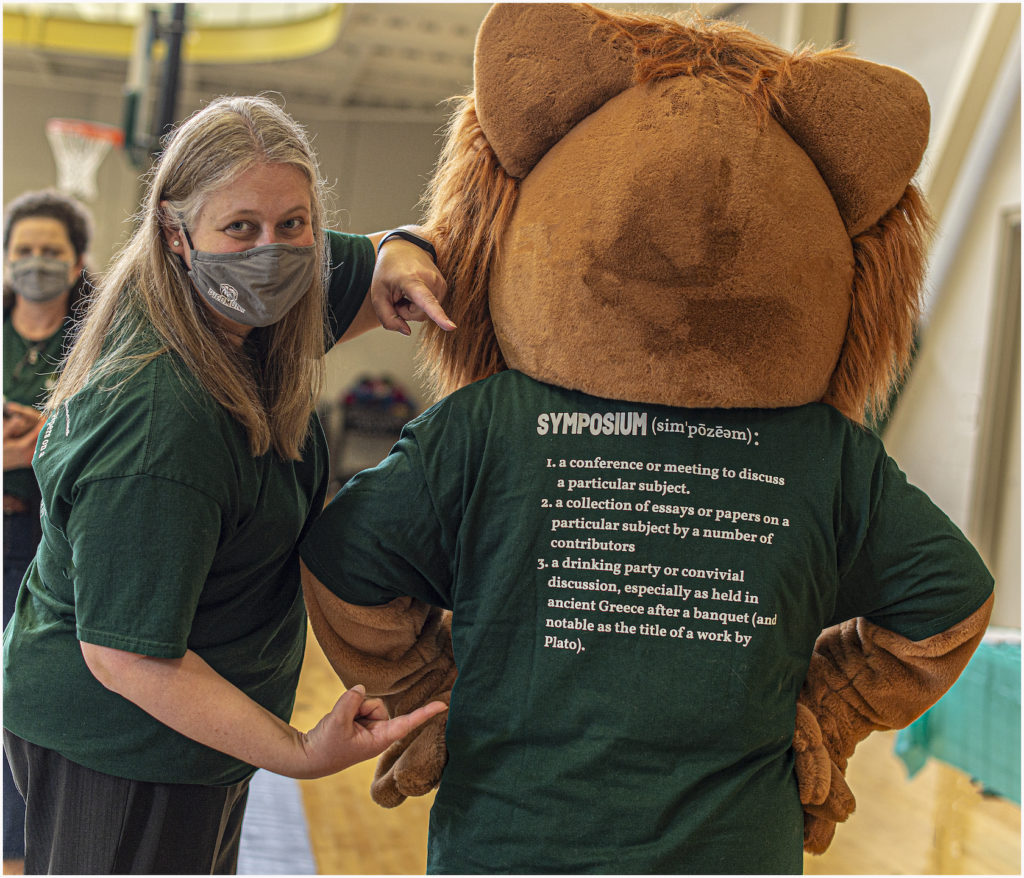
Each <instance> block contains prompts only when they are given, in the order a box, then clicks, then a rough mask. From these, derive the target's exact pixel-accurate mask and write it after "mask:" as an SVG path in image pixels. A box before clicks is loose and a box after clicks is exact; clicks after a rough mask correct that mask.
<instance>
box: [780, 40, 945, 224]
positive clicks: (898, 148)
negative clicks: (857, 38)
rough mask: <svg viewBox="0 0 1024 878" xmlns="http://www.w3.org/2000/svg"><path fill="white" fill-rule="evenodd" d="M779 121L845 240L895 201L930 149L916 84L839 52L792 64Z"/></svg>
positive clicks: (924, 111) (925, 113) (895, 72)
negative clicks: (828, 196) (830, 201)
mask: <svg viewBox="0 0 1024 878" xmlns="http://www.w3.org/2000/svg"><path fill="white" fill-rule="evenodd" d="M790 71H791V73H792V79H791V80H790V82H789V83H788V84H787V85H786V86H785V87H784V88H783V89H782V92H781V95H780V97H781V103H782V106H783V108H784V109H783V113H782V114H781V118H780V120H779V121H780V122H781V124H782V126H783V127H784V128H785V129H786V131H787V132H788V133H789V135H790V136H791V137H792V138H793V140H795V141H796V142H797V144H799V145H800V147H801V148H802V149H803V150H804V152H806V153H807V155H809V156H810V157H811V160H812V161H813V162H814V164H815V165H816V166H817V168H818V171H819V173H820V174H821V176H822V178H823V179H824V180H825V183H826V184H827V185H828V188H829V190H830V191H831V192H832V197H833V198H834V199H835V202H836V205H837V206H838V207H839V213H840V215H841V216H842V218H843V222H845V223H846V229H847V231H848V232H849V234H850V237H851V238H852V237H855V236H857V235H859V234H860V233H861V232H863V231H864V230H866V229H868V228H869V227H871V226H873V225H874V224H875V223H876V222H878V221H879V220H880V219H881V218H882V217H883V216H885V215H886V214H887V213H888V211H889V210H890V209H891V208H892V207H893V206H894V205H896V204H897V202H899V200H900V198H901V197H902V196H903V193H904V192H905V191H906V188H907V186H908V185H909V183H910V180H911V178H912V177H913V176H914V173H915V172H916V171H917V168H918V166H919V165H920V163H921V158H922V156H923V155H924V150H925V147H926V146H927V145H928V126H929V122H930V113H929V108H928V97H927V95H926V94H925V92H924V89H923V88H922V87H921V84H920V83H919V82H918V81H917V80H916V79H914V78H913V77H911V76H909V75H908V74H906V73H904V72H903V71H902V70H897V69H896V68H895V67H886V66H884V65H882V64H874V63H872V62H870V61H864V60H863V59H860V58H855V57H853V56H851V55H845V54H842V53H824V54H819V55H812V56H810V57H808V58H804V59H799V60H796V61H794V62H793V64H792V66H791V67H790Z"/></svg>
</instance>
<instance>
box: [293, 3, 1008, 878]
mask: <svg viewBox="0 0 1024 878" xmlns="http://www.w3.org/2000/svg"><path fill="white" fill-rule="evenodd" d="M928 127H929V109H928V103H927V99H926V97H925V94H924V92H923V90H922V89H921V87H920V85H919V84H918V83H917V82H916V81H914V80H913V79H912V78H911V77H909V76H907V75H906V74H905V73H903V72H901V71H899V70H895V69H893V68H889V67H884V66H881V65H878V64H873V63H870V62H867V61H864V60H860V59H858V58H855V57H853V56H851V55H850V54H848V53H846V52H844V51H838V50H828V51H822V52H813V51H810V50H805V51H799V52H796V53H791V52H786V51H783V50H782V49H780V48H778V47H776V46H774V45H772V44H771V43H769V42H767V41H765V40H763V39H761V38H759V37H757V36H755V35H753V34H751V33H750V32H748V31H746V30H744V29H742V28H740V27H737V26H735V25H731V24H726V23H722V22H704V21H700V20H693V21H689V22H685V23H684V22H681V21H676V20H671V19H667V18H662V17H659V16H649V15H632V14H628V15H620V14H613V13H609V12H604V11H600V10H597V9H594V8H591V7H588V6H575V5H563V4H523V5H519V4H509V5H499V6H496V7H494V8H493V9H492V11H491V12H490V14H489V15H488V17H487V18H486V20H485V21H484V23H483V25H482V27H481V29H480V33H479V35H478V37H477V44H476V55H475V83H474V91H473V93H472V94H470V95H468V96H467V97H465V98H463V100H462V104H461V107H460V109H459V110H458V112H457V113H456V114H455V116H454V118H453V121H452V124H451V128H450V132H449V138H448V142H447V145H446V148H445V151H444V153H443V155H442V158H441V161H440V163H439V165H438V169H437V172H436V174H435V176H434V178H433V180H432V183H431V188H430V192H429V213H428V218H427V223H426V228H427V230H428V232H429V234H430V236H431V237H432V239H433V241H434V243H435V245H436V247H437V251H438V264H439V265H440V267H441V269H442V271H443V272H444V273H445V275H446V277H447V278H448V281H449V289H450V294H449V299H448V301H447V302H446V308H447V310H448V313H449V314H450V315H451V316H452V318H453V319H454V321H455V322H456V323H457V324H458V325H459V326H460V329H459V330H457V331H456V332H455V333H453V334H451V335H450V336H449V335H444V334H442V333H439V332H433V333H428V337H427V339H426V346H425V356H426V362H427V365H428V367H429V368H430V369H431V371H432V375H433V377H434V380H435V383H436V386H437V388H438V390H439V391H440V393H441V394H442V395H444V398H443V399H442V401H441V402H439V403H438V404H437V405H435V406H434V407H433V408H431V409H430V410H428V411H427V412H426V413H424V414H423V415H421V416H420V417H419V418H417V419H415V420H414V421H413V422H411V423H410V424H409V425H408V426H407V428H406V429H405V431H404V433H403V436H402V438H401V439H400V441H399V442H398V444H397V445H396V446H395V448H394V449H393V451H392V453H391V454H390V456H389V457H388V458H387V459H386V460H385V461H384V462H383V463H382V464H381V465H380V466H378V467H376V468H375V469H373V470H369V471H367V472H365V473H362V474H360V475H359V476H357V477H356V478H355V479H354V480H353V481H352V482H350V483H349V484H348V485H347V486H346V487H345V488H344V489H343V490H342V491H341V492H340V493H339V495H338V496H337V497H336V498H335V499H334V501H333V502H332V503H331V504H330V506H328V508H327V510H326V511H325V513H324V516H323V518H322V519H321V520H320V521H319V522H318V524H317V525H316V526H315V528H314V530H313V531H312V533H311V534H310V536H309V538H308V540H307V541H306V543H305V544H304V546H303V549H302V553H303V558H304V561H305V564H306V565H307V566H308V570H307V571H306V580H305V587H306V598H307V603H308V607H309V612H310V617H311V620H312V623H313V627H314V630H315V632H316V635H317V637H318V639H319V640H320V643H321V644H322V646H323V648H324V651H325V652H326V654H327V656H328V657H329V658H330V660H331V662H332V664H333V665H334V667H335V669H336V670H337V672H338V674H339V676H340V677H341V678H342V680H343V681H344V682H345V683H346V684H347V685H353V684H355V683H363V684H364V685H365V686H366V687H367V690H368V691H369V692H370V693H371V694H375V695H382V696H384V697H385V699H386V701H387V703H388V704H389V707H390V708H391V709H392V710H393V711H404V710H407V709H409V708H411V707H413V706H416V705H419V704H422V703H425V702H426V701H428V700H430V699H432V698H437V697H441V698H442V699H443V700H448V699H449V698H450V712H449V714H448V715H447V716H444V717H440V718H437V719H435V720H434V721H432V722H431V723H429V724H428V725H426V726H424V727H423V728H422V729H421V730H418V731H417V732H416V733H414V734H413V735H412V736H410V738H408V739H406V740H404V741H401V742H399V743H398V744H396V745H394V747H393V748H392V749H391V750H390V751H388V752H387V753H385V754H384V756H382V757H381V760H380V762H379V764H378V769H377V775H376V778H375V780H374V784H373V789H372V794H373V797H374V799H375V800H376V801H377V802H378V803H380V804H381V805H384V806H389V807H390V806H394V805H397V804H399V803H400V802H401V801H403V800H404V798H405V797H406V796H408V795H422V794H424V793H426V792H428V791H429V790H431V789H433V788H434V787H435V786H436V785H437V784H438V783H440V786H439V789H438V793H437V797H436V799H435V803H434V806H433V809H432V811H431V820H430V842H429V851H428V869H429V870H430V871H434V872H460V873H479V872H514V873H527V872H545V873H551V872H604V871H611V872H619V873H637V872H661V873H679V872H700V873H724V872H728V873H750V872H760V873H780V872H787V873H792V872H800V871H801V870H802V849H806V850H808V851H812V852H821V851H824V850H825V848H827V846H828V844H829V842H830V841H831V838H832V835H833V832H834V831H835V826H836V823H837V822H841V821H843V820H845V819H846V817H847V816H848V815H849V813H850V812H851V811H852V809H853V806H854V800H853V795H852V793H851V792H850V790H849V788H848V787H847V785H846V782H845V780H844V773H845V769H846V766H847V760H848V759H849V757H850V755H851V754H852V753H853V750H854V748H855V746H856V745H857V743H858V742H859V741H860V740H862V739H863V738H864V737H865V736H866V735H867V734H868V733H870V732H871V731H873V730H879V729H893V728H899V727H902V726H904V725H906V724H907V723H909V722H910V721H912V720H913V719H914V718H916V717H917V716H918V715H920V714H921V713H922V712H923V711H924V710H925V709H926V708H927V707H928V706H930V705H931V704H932V703H933V702H934V701H935V700H937V699H938V697H939V696H940V695H941V694H942V693H943V692H945V691H946V689H947V688H948V687H949V686H950V685H951V684H952V683H953V681H954V680H955V679H956V677H957V675H958V674H959V673H960V671H961V670H962V669H963V667H964V665H965V664H966V663H967V660H968V659H969V657H970V655H971V653H972V652H973V650H974V648H975V646H976V645H977V643H978V641H979V640H980V638H981V636H982V634H983V632H984V629H985V626H986V624H987V620H988V614H989V611H990V607H991V589H992V582H991V578H990V576H989V575H988V572H987V571H986V570H985V568H984V565H983V564H982V563H981V561H980V559H979V558H978V556H977V553H976V552H975V551H974V550H973V548H972V547H971V546H970V545H969V544H968V543H967V541H966V540H965V539H964V537H963V535H962V534H961V533H960V532H959V531H958V530H957V529H956V527H955V526H954V525H953V524H952V523H951V522H950V521H949V520H948V519H947V518H946V516H945V515H943V514H942V513H941V512H940V511H939V510H938V509H937V508H936V507H935V506H934V505H933V504H932V503H931V502H930V501H929V500H928V498H927V497H926V496H925V495H924V494H923V493H922V492H920V491H919V490H917V489H916V488H914V487H912V486H910V485H908V484H907V482H906V479H905V477H904V476H903V474H902V473H901V472H900V471H899V469H898V468H897V467H896V465H895V464H894V463H893V462H892V461H891V459H889V458H888V457H887V455H886V454H885V451H884V449H883V447H882V445H881V443H880V442H879V440H878V439H877V438H876V437H875V436H874V435H873V434H872V433H871V432H870V431H869V430H868V429H866V428H865V427H864V426H862V423H863V421H864V420H865V418H866V417H869V416H870V415H871V414H872V413H877V412H879V411H880V410H882V409H883V408H884V406H885V403H886V400H887V398H888V395H889V393H890V388H891V387H892V385H893V382H894V381H895V380H897V379H898V378H899V376H900V374H901V372H902V370H903V369H904V367H905V365H906V363H907V360H908V356H909V351H910V347H911V344H912V337H913V330H914V325H915V321H916V318H917V314H918V301H919V291H920V287H921V282H922V276H923V271H924V267H923V266H924V258H925V252H926V246H927V237H928V231H929V220H928V217H927V212H926V208H925V205H924V203H923V201H922V198H921V196H920V194H919V193H918V191H917V190H916V188H915V187H914V185H913V184H912V183H911V178H912V177H913V175H914V173H915V172H916V170H917V168H918V165H919V163H920V161H921V157H922V155H923V153H924V149H925V145H926V141H927V135H928ZM456 666H457V668H458V671H457V673H456Z"/></svg>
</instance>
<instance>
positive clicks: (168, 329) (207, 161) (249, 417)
mask: <svg viewBox="0 0 1024 878" xmlns="http://www.w3.org/2000/svg"><path fill="white" fill-rule="evenodd" d="M275 163H281V164H287V165H291V166H293V167H296V168H298V169H299V170H301V171H302V172H303V173H304V174H305V175H306V177H307V179H308V180H309V184H310V206H311V210H310V224H311V226H312V229H313V234H314V241H315V245H316V247H317V248H318V252H319V253H320V254H322V258H321V271H319V272H318V273H317V276H316V277H315V279H314V281H313V283H312V285H311V286H310V289H309V291H308V292H307V293H306V295H305V296H303V297H302V299H301V300H300V301H299V303H298V304H296V305H295V306H294V307H293V308H292V309H291V310H290V311H289V312H288V313H287V315H285V317H283V318H282V319H281V320H280V321H279V322H278V323H276V324H274V325H273V326H270V327H266V328H264V329H256V330H253V332H252V335H251V336H250V338H251V339H253V340H254V341H255V342H256V344H258V345H259V348H260V354H259V356H255V357H251V356H249V355H247V354H245V353H243V352H242V351H240V350H239V349H238V348H237V347H235V346H233V345H232V344H231V343H230V341H229V339H228V336H227V335H226V333H225V332H224V331H223V330H222V329H221V328H220V327H219V326H218V325H217V323H216V322H215V321H214V320H213V319H211V317H210V315H209V313H208V311H207V309H206V307H205V306H204V305H203V304H202V302H201V300H200V299H199V297H198V295H197V294H196V293H195V291H194V289H193V287H192V284H191V282H190V280H189V278H188V275H187V272H186V268H185V266H184V264H183V262H182V261H181V259H179V258H178V256H177V255H176V254H174V253H173V252H172V251H171V250H170V249H169V248H168V247H167V245H166V243H165V240H164V235H163V231H164V229H165V228H167V229H172V230H177V229H180V228H181V226H182V224H184V225H185V226H186V227H194V225H195V222H196V219H197V217H198V215H199V213H200V211H201V210H202V208H203V206H204V204H205V203H206V200H207V198H208V197H209V196H210V195H211V194H212V193H213V192H214V191H216V190H217V189H219V188H221V187H222V186H225V185H227V184H229V183H230V182H231V181H232V180H234V179H236V178H237V177H238V176H239V175H240V174H243V173H244V172H245V171H247V170H248V169H249V168H251V167H253V166H254V165H257V164H275ZM161 202H166V208H167V209H166V210H164V209H162V208H161ZM323 202H324V185H323V181H322V180H321V178H320V174H319V170H318V167H317V162H316V158H315V156H314V153H313V150H312V147H311V146H310V143H309V140H308V138H307V137H306V134H305V132H304V130H303V129H302V127H301V126H300V125H298V123H296V122H295V121H294V120H293V119H292V118H291V117H290V116H288V114H287V113H285V112H284V110H282V109H281V108H280V107H279V106H278V105H277V104H276V103H274V102H273V101H272V100H270V99H268V98H266V97H262V96H260V97H226V98H219V99H218V100H215V101H213V102H212V103H210V104H209V105H207V106H206V107H204V108H203V109H202V110H199V111H198V112H196V113H195V114H194V115H192V116H191V117H189V118H188V119H186V120H185V121H184V122H183V123H181V125H180V126H179V127H178V128H177V129H176V130H175V131H173V132H172V133H171V134H170V135H168V139H167V142H166V148H165V149H164V151H163V153H162V154H161V156H160V158H159V160H158V161H157V163H156V165H155V167H154V168H153V169H152V171H150V173H149V176H148V191H147V194H146V197H145V199H144V200H143V203H142V206H141V208H140V211H139V215H138V217H137V228H136V231H135V233H134V234H133V235H132V237H131V238H130V239H129V241H128V242H127V243H126V244H125V245H124V246H123V247H122V248H121V250H120V251H119V252H118V254H117V256H116V258H115V259H114V261H113V263H112V265H111V267H110V269H109V270H108V271H107V272H106V274H105V275H104V277H103V278H102V280H101V281H100V283H99V284H98V286H97V288H96V290H95V292H94V293H93V295H92V297H91V302H90V306H89V312H88V317H87V319H86V320H85V322H84V323H83V324H82V325H81V327H80V328H79V331H78V333H77V335H76V339H75V343H74V346H73V347H72V349H71V351H70V353H69V355H68V356H67V358H66V360H65V362H64V364H63V371H62V373H61V377H60V379H59V381H58V383H57V385H56V387H55V388H54V390H53V392H52V394H51V395H50V397H49V399H48V401H47V414H49V413H50V412H52V411H53V410H55V409H56V408H57V407H58V406H60V405H61V404H63V402H64V401H65V400H67V399H69V398H70V397H72V396H73V395H74V394H76V393H78V392H79V391H80V390H81V389H82V388H83V387H85V386H86V384H87V383H90V384H91V383H94V382H103V381H107V382H109V383H108V385H107V387H108V389H110V390H116V388H117V387H119V386H120V385H121V384H123V383H124V381H125V380H126V379H127V378H129V377H130V376H131V375H132V374H134V373H135V372H136V371H138V369H140V368H142V367H143V366H144V365H145V364H146V363H148V362H149V361H151V360H152V359H154V358H155V357H158V356H160V355H162V354H164V353H167V352H173V353H174V354H176V355H177V357H178V358H180V363H181V364H182V365H183V366H184V367H185V368H186V369H187V370H188V371H189V372H190V373H191V374H192V375H193V376H194V378H195V380H196V381H197V382H198V383H199V384H200V385H201V386H202V388H203V389H204V390H206V391H207V392H208V393H209V394H210V396H211V397H213V399H214V400H216V402H217V403H219V404H220V405H222V406H223V407H224V408H225V409H226V410H227V411H228V413H229V414H230V415H231V416H232V417H233V418H235V420H237V421H238V422H239V423H240V424H241V425H242V426H243V427H244V428H245V430H246V432H247V434H248V438H249V447H250V450H251V452H252V454H253V455H260V454H265V453H266V452H267V451H269V450H270V449H271V448H273V449H274V451H275V452H276V453H277V454H278V455H279V456H280V457H282V458H284V459H292V460H298V459H300V457H301V449H302V447H303V445H304V443H305V441H306V439H307V437H308V433H309V424H310V415H311V413H312V411H313V408H314V406H315V404H316V399H317V397H318V395H319V392H320V389H321V387H322V385H323V378H324V366H323V355H324V353H325V325H326V324H325V311H326V294H325V290H326V283H327V270H328V266H327V251H326V243H325V239H324V231H323V228H324V206H323ZM147 327H151V330H150V331H149V335H152V334H153V332H154V331H155V335H156V339H157V341H156V342H155V344H154V343H150V344H149V345H148V347H147V345H146V344H145V343H143V344H142V345H140V340H142V339H144V338H145V333H146V332H147ZM140 348H141V350H140Z"/></svg>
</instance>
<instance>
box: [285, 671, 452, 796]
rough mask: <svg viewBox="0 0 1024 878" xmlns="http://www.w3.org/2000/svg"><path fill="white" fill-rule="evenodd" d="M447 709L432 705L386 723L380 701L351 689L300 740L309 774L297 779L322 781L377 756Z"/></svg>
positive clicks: (360, 688)
mask: <svg viewBox="0 0 1024 878" xmlns="http://www.w3.org/2000/svg"><path fill="white" fill-rule="evenodd" d="M447 709H448V705H446V704H444V703H443V702H440V701H432V702H430V703H429V704H426V705H424V706H423V707H420V708H417V709H416V710H414V711H412V712H410V713H406V714H402V715H401V716H397V717H395V718H394V719H389V718H388V713H387V709H386V708H385V707H384V703H383V702H382V701H381V700H380V699H379V698H367V697H366V690H365V689H364V688H363V687H362V686H353V687H352V688H351V689H349V690H348V691H347V692H346V693H345V694H344V695H342V696H341V698H339V699H338V701H337V703H336V704H335V705H334V708H333V709H332V710H331V712H330V713H329V714H327V716H325V717H324V718H323V719H322V720H320V722H318V723H317V724H316V727H315V728H313V729H312V730H310V731H309V732H307V733H306V734H304V735H302V736H301V742H302V746H303V750H304V752H305V756H306V760H307V764H308V771H309V773H308V774H305V775H298V774H297V775H296V776H306V777H323V776H325V775H328V774H334V773H335V772H337V771H341V770H342V769H344V768H348V767H349V766H351V765H355V764H356V763H357V762H362V761H364V760H366V759H372V758H373V757H374V756H379V755H380V754H381V753H383V752H384V751H385V750H386V749H387V748H388V747H390V746H391V745H392V744H393V743H394V742H395V741H398V740H401V739H402V738H404V737H405V736H406V735H408V734H409V732H411V731H412V730H413V729H415V728H416V727H417V726H419V725H421V724H422V723H425V722H426V721H427V720H428V719H430V718H431V717H433V716H437V714H439V713H442V712H443V711H445V710H447Z"/></svg>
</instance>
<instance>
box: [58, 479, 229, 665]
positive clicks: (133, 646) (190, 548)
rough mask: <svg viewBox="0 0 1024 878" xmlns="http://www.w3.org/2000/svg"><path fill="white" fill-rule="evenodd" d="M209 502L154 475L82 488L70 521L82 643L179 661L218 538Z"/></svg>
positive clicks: (216, 511) (218, 518)
mask: <svg viewBox="0 0 1024 878" xmlns="http://www.w3.org/2000/svg"><path fill="white" fill-rule="evenodd" d="M220 528H221V515H220V509H219V507H218V505H217V503H215V502H214V501H213V500H212V499H211V498H210V497H208V496H206V495H205V494H203V493H202V492H200V491H198V490H196V489H194V488H191V487H188V486H187V485H183V484H181V483H179V482H176V481H173V480H170V479H166V478H161V477H158V476H152V475H133V476H120V477H116V478H109V479H100V480H97V481H92V482H88V483H86V484H85V485H83V486H82V487H81V489H80V493H79V496H78V497H77V499H76V501H75V504H74V507H73V512H72V514H71V516H70V518H69V519H68V524H67V537H68V540H69V542H70V544H71V547H72V558H73V569H72V570H69V571H66V573H67V575H69V576H70V577H72V579H73V585H74V594H75V613H76V624H77V631H78V639H79V640H82V641H85V642H87V643H95V644H97V645H99V646H109V647H113V648H115V649H122V650H126V651H128V652H135V653H139V654H141V655H149V656H155V657H158V658H180V657H181V656H182V655H184V654H185V651H186V649H187V648H188V637H189V631H190V629H191V627H192V620H193V617H194V615H195V611H196V607H197V605H198V602H199V597H200V593H201V592H202V590H203V585H204V584H205V582H206V580H207V577H208V576H209V573H210V568H211V566H212V564H213V558H214V554H215V552H216V549H217V543H218V539H219V536H220Z"/></svg>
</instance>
